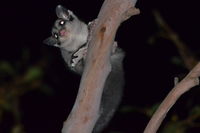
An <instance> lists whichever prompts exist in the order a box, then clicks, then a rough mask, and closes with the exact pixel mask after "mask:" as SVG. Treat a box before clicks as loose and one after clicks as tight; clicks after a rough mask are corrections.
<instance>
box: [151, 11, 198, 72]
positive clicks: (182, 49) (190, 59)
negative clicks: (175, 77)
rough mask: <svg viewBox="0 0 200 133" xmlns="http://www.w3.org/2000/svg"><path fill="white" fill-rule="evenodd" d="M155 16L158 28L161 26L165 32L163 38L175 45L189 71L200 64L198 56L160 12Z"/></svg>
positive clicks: (155, 13) (156, 12) (155, 12)
mask: <svg viewBox="0 0 200 133" xmlns="http://www.w3.org/2000/svg"><path fill="white" fill-rule="evenodd" d="M153 14H154V16H155V20H156V22H157V24H158V26H160V28H161V30H163V32H162V33H163V34H162V36H163V37H164V38H167V39H169V40H171V41H172V42H173V43H174V45H175V46H176V47H177V49H178V52H179V54H180V56H181V58H182V60H183V62H184V64H185V67H186V68H187V69H188V70H191V69H192V68H193V67H194V66H195V65H196V64H197V63H198V60H197V58H196V56H195V55H194V54H193V53H192V51H190V49H189V48H188V47H187V45H186V44H185V43H184V42H183V41H182V40H181V39H180V38H179V36H178V34H177V33H176V32H175V31H173V30H172V28H171V27H170V26H169V25H168V24H167V23H166V22H165V21H164V19H163V18H162V16H161V15H160V13H159V12H158V11H154V12H153Z"/></svg>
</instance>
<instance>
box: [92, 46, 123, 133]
mask: <svg viewBox="0 0 200 133" xmlns="http://www.w3.org/2000/svg"><path fill="white" fill-rule="evenodd" d="M123 59H124V52H123V51H122V49H120V48H117V49H116V51H115V53H114V54H113V55H112V56H111V65H112V70H111V72H110V74H109V76H108V78H107V80H106V82H105V85H104V90H103V94H102V99H101V105H100V117H99V119H98V120H97V123H96V125H95V127H94V130H93V133H100V132H101V131H102V130H103V129H104V128H105V127H106V126H107V125H108V123H109V121H110V120H111V118H112V117H113V115H114V113H115V111H116V110H117V108H118V106H119V104H120V101H121V98H122V94H123V88H124V71H123Z"/></svg>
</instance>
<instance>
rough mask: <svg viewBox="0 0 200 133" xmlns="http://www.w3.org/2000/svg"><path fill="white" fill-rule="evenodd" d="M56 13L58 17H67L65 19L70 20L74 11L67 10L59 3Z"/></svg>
mask: <svg viewBox="0 0 200 133" xmlns="http://www.w3.org/2000/svg"><path fill="white" fill-rule="evenodd" d="M56 15H57V17H58V18H61V19H65V20H70V19H71V18H72V17H73V16H72V15H73V13H72V11H70V10H67V9H66V8H64V7H63V6H61V5H58V6H57V7H56Z"/></svg>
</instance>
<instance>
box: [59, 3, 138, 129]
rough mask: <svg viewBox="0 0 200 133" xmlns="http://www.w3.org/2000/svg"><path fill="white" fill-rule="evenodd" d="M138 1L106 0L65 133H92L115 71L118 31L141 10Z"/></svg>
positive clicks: (95, 29)
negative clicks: (113, 59) (113, 60)
mask: <svg viewBox="0 0 200 133" xmlns="http://www.w3.org/2000/svg"><path fill="white" fill-rule="evenodd" d="M136 1H137V0H105V1H104V4H103V6H102V8H101V11H100V13H99V15H98V18H97V19H98V20H97V23H96V25H95V26H94V29H92V34H91V37H90V38H91V39H90V40H89V42H88V43H89V49H88V54H87V58H86V65H85V68H84V72H83V75H82V79H81V83H80V87H79V91H78V95H77V99H76V101H75V104H74V107H73V109H72V111H71V113H70V115H69V116H68V118H67V120H66V122H64V125H63V129H62V133H91V132H92V129H93V127H94V125H95V123H96V121H97V119H98V117H99V115H98V111H99V106H100V101H101V95H102V92H103V86H104V83H105V80H106V78H107V76H108V74H109V72H110V71H111V65H110V60H109V57H110V54H111V49H112V44H113V41H114V38H115V34H116V31H117V29H118V27H119V25H120V24H121V22H123V21H124V20H126V19H128V18H129V17H130V16H132V15H136V14H138V13H139V10H137V9H136V8H134V6H135V3H136Z"/></svg>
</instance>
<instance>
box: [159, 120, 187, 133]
mask: <svg viewBox="0 0 200 133" xmlns="http://www.w3.org/2000/svg"><path fill="white" fill-rule="evenodd" d="M186 129H187V127H186V126H185V125H184V124H182V123H181V122H180V121H177V122H174V121H171V122H168V123H167V124H166V126H165V127H164V128H163V130H162V131H161V133H186Z"/></svg>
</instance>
